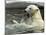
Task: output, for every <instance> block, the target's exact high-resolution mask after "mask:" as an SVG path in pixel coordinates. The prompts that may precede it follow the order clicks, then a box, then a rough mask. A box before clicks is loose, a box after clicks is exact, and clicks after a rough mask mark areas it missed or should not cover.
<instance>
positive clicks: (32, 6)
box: [25, 5, 39, 14]
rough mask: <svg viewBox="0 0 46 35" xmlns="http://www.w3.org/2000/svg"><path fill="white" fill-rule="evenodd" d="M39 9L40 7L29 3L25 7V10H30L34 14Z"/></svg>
mask: <svg viewBox="0 0 46 35" xmlns="http://www.w3.org/2000/svg"><path fill="white" fill-rule="evenodd" d="M38 10H39V8H38V7H37V6H36V5H29V6H27V8H26V9H25V11H26V12H28V13H29V14H34V13H36V12H38Z"/></svg>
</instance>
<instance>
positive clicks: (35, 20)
mask: <svg viewBox="0 0 46 35" xmlns="http://www.w3.org/2000/svg"><path fill="white" fill-rule="evenodd" d="M25 11H26V12H27V13H28V14H29V15H30V16H29V18H28V19H27V20H26V21H27V22H26V23H27V24H30V25H32V30H33V32H42V31H41V30H42V29H44V22H43V20H42V17H41V14H40V9H39V8H38V6H36V5H29V6H27V8H26V9H25ZM31 20H32V22H31ZM30 22H31V23H30Z"/></svg>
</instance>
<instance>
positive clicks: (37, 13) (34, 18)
mask: <svg viewBox="0 0 46 35" xmlns="http://www.w3.org/2000/svg"><path fill="white" fill-rule="evenodd" d="M32 19H33V20H39V19H40V20H42V17H41V14H40V10H39V11H38V12H36V13H34V14H33V16H32Z"/></svg>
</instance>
